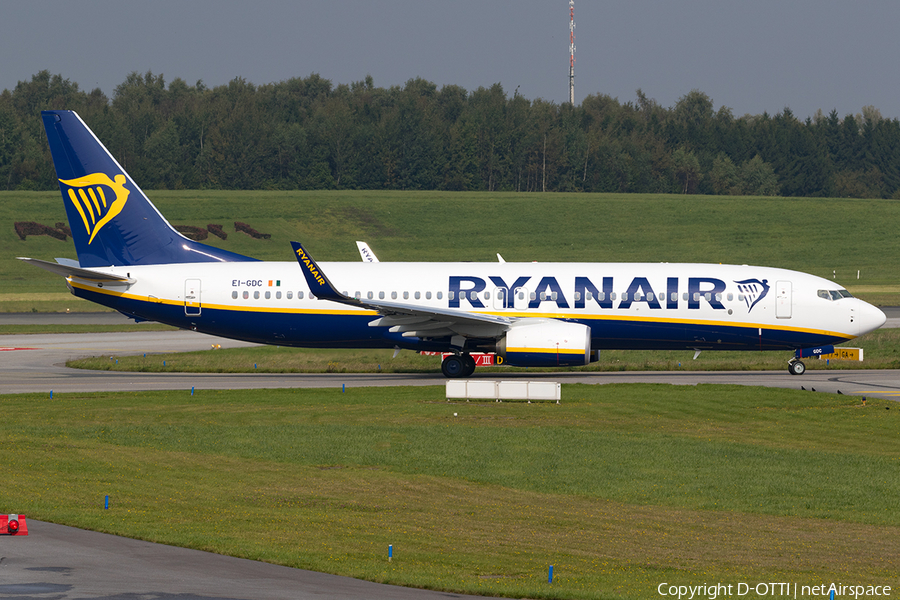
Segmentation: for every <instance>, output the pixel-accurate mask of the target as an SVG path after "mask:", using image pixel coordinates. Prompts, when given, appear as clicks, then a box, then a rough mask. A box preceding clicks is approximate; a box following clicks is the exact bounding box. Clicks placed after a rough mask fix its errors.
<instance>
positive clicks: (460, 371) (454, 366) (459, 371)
mask: <svg viewBox="0 0 900 600" xmlns="http://www.w3.org/2000/svg"><path fill="white" fill-rule="evenodd" d="M474 372H475V359H474V358H472V357H471V356H470V355H469V354H451V355H450V356H448V357H447V358H445V359H444V360H443V361H442V362H441V373H443V374H444V377H447V378H448V379H456V378H458V377H468V376H469V375H471V374H472V373H474Z"/></svg>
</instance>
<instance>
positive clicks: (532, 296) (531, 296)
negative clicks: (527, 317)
mask: <svg viewBox="0 0 900 600" xmlns="http://www.w3.org/2000/svg"><path fill="white" fill-rule="evenodd" d="M541 295H543V294H541ZM536 298H537V296H535V295H534V292H531V293H530V294H529V295H528V299H529V300H534V299H536Z"/></svg>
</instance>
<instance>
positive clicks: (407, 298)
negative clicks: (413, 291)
mask: <svg viewBox="0 0 900 600" xmlns="http://www.w3.org/2000/svg"><path fill="white" fill-rule="evenodd" d="M403 299H404V300H409V292H403Z"/></svg>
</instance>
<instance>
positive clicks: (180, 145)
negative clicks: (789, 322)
mask: <svg viewBox="0 0 900 600" xmlns="http://www.w3.org/2000/svg"><path fill="white" fill-rule="evenodd" d="M636 96H637V97H636V99H635V100H634V101H629V102H624V103H623V102H620V101H619V100H618V99H616V98H611V97H609V96H605V95H602V94H597V95H591V96H588V97H587V98H585V99H584V101H583V102H582V103H581V105H580V106H571V105H569V104H562V105H558V104H555V103H553V102H547V101H545V100H541V99H536V100H528V99H526V98H524V97H522V96H520V95H519V94H518V92H517V91H514V92H513V93H512V95H510V94H509V93H507V91H505V90H504V89H503V87H502V86H501V85H500V84H495V85H492V86H491V87H489V88H483V87H480V88H478V89H476V90H474V91H467V90H465V89H463V88H461V87H459V86H455V85H447V86H444V87H442V88H440V89H438V87H437V86H436V85H435V84H433V83H431V82H429V81H426V80H424V79H419V78H417V79H411V80H409V81H408V82H407V83H406V85H404V86H402V87H400V86H392V87H390V88H379V87H375V85H374V83H373V81H372V78H371V77H367V78H366V79H365V80H364V81H359V82H355V83H351V84H349V85H346V84H340V85H337V86H335V85H333V84H332V82H330V81H329V80H327V79H324V78H322V77H320V76H319V75H317V74H313V75H310V76H309V77H306V78H294V79H289V80H287V81H281V82H279V83H272V84H266V85H253V84H252V83H249V82H247V81H246V80H244V79H242V78H235V79H234V80H232V81H231V82H229V83H228V84H227V85H222V86H218V87H214V88H211V89H210V88H207V87H206V86H205V85H203V82H202V81H198V82H197V83H196V84H195V85H188V84H187V83H186V82H184V81H183V80H181V79H174V80H173V81H171V82H169V83H168V85H167V84H166V82H165V80H164V77H163V75H161V74H159V75H155V74H153V73H151V72H148V73H146V74H140V73H136V72H135V73H132V74H130V75H129V76H128V77H127V78H126V80H125V81H124V82H123V83H122V84H121V85H119V86H117V87H116V89H115V92H114V94H113V97H112V99H110V98H108V97H107V96H106V95H105V94H103V93H102V92H101V91H100V90H99V89H96V90H93V91H91V92H85V91H82V90H81V89H80V88H79V86H78V84H77V83H75V82H72V81H70V80H68V79H64V78H63V77H62V76H61V75H51V74H50V73H49V72H48V71H42V72H40V73H38V74H37V75H34V76H33V77H32V79H31V81H21V82H19V83H18V85H16V88H15V89H14V90H12V91H10V90H4V91H3V93H2V94H0V189H6V190H14V189H26V190H27V189H35V190H49V189H55V188H56V180H55V178H54V171H53V166H52V162H51V160H50V156H49V148H48V147H47V142H46V139H45V137H44V132H43V126H42V124H41V120H40V115H39V112H40V111H41V110H43V109H72V110H76V111H78V113H79V114H80V115H81V116H82V118H83V119H84V121H85V122H86V123H87V124H88V126H89V127H91V128H92V129H93V130H94V132H95V133H96V134H97V136H98V137H99V138H100V139H101V140H102V141H103V142H104V144H105V145H106V146H107V148H109V150H110V151H111V152H112V153H113V154H114V155H115V157H116V158H117V159H118V161H119V162H120V163H121V164H122V165H123V166H124V167H125V168H126V169H127V170H128V171H129V173H131V175H132V176H133V177H134V179H135V180H136V181H137V182H139V184H140V185H141V186H142V187H144V188H146V189H181V188H184V189H201V188H212V189H400V190H483V191H523V192H527V191H584V192H641V193H647V192H663V193H686V194H748V195H778V194H781V195H784V196H813V197H856V198H900V122H898V120H897V119H893V120H891V119H885V118H882V116H881V114H880V113H879V111H878V110H877V109H876V108H874V107H865V108H863V109H862V112H861V113H860V114H857V115H844V116H839V115H838V114H837V113H836V112H835V111H832V112H831V113H830V114H823V113H821V112H819V113H817V114H816V115H815V116H814V117H811V118H807V119H805V120H802V121H801V120H799V119H797V118H796V117H795V116H794V115H793V114H792V113H791V111H790V110H789V109H787V108H785V109H784V111H783V112H781V113H779V114H776V115H769V114H766V113H763V114H762V115H745V116H741V117H735V116H734V114H732V111H731V110H730V109H728V108H726V107H721V108H719V109H718V110H715V109H714V106H713V101H712V99H711V98H709V97H708V96H707V95H706V94H704V93H702V92H701V91H698V90H693V91H691V92H689V93H687V94H686V95H685V96H683V97H682V98H680V99H679V100H678V102H677V103H676V104H675V106H673V107H671V108H666V107H662V106H660V105H659V104H658V103H657V102H655V101H654V100H652V99H650V98H648V97H647V96H646V95H645V94H644V93H642V92H641V91H640V90H638V91H637V95H636ZM824 101H827V100H824Z"/></svg>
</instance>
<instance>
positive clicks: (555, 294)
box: [550, 292, 559, 300]
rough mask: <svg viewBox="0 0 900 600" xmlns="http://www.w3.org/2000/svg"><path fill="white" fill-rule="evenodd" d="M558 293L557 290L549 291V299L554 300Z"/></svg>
mask: <svg viewBox="0 0 900 600" xmlns="http://www.w3.org/2000/svg"><path fill="white" fill-rule="evenodd" d="M558 295H559V294H558V293H557V292H550V299H551V300H556V297H557V296H558Z"/></svg>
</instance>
